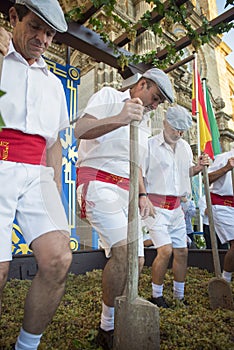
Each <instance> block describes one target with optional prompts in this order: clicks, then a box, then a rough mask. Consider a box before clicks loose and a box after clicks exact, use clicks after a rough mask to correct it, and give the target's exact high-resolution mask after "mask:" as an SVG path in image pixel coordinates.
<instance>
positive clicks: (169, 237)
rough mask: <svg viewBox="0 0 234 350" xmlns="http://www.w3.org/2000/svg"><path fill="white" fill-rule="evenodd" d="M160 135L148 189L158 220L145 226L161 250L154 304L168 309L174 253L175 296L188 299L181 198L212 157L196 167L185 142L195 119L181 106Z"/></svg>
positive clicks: (152, 149) (154, 141)
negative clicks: (168, 279)
mask: <svg viewBox="0 0 234 350" xmlns="http://www.w3.org/2000/svg"><path fill="white" fill-rule="evenodd" d="M163 126H164V128H163V130H162V131H161V133H160V134H158V135H156V136H154V137H152V138H150V139H149V149H148V157H147V158H146V174H145V179H144V180H145V187H146V192H147V193H148V198H149V200H150V201H151V203H152V205H153V206H154V210H155V217H154V218H153V217H149V218H148V219H146V220H145V224H146V226H147V227H148V229H149V233H150V236H151V239H152V241H153V243H154V246H155V247H156V248H157V256H156V258H155V260H154V262H153V265H152V298H151V302H152V303H154V304H156V305H157V306H159V307H163V308H168V307H169V306H168V304H167V303H166V301H165V299H164V297H163V282H164V277H165V274H166V271H167V267H168V263H169V260H170V257H171V255H172V252H173V267H172V269H173V274H174V284H173V296H174V298H175V299H178V300H183V298H184V281H185V276H186V270H187V254H188V249H187V235H186V226H185V220H184V213H183V210H182V208H181V205H180V198H181V197H182V196H185V195H189V194H190V193H191V186H190V177H191V176H194V175H196V174H198V173H199V172H200V171H201V170H202V169H203V165H205V164H209V161H208V156H207V155H203V156H201V157H200V158H199V161H198V164H197V165H193V154H192V150H191V147H190V146H189V144H188V143H187V142H186V141H185V140H183V139H182V138H181V137H182V136H183V133H184V131H186V130H188V129H189V128H190V127H191V126H192V117H191V115H190V114H189V113H188V112H187V110H186V109H185V108H183V107H180V106H175V107H169V108H168V110H167V113H166V118H165V119H164V121H163Z"/></svg>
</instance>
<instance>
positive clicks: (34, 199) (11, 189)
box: [0, 0, 72, 350]
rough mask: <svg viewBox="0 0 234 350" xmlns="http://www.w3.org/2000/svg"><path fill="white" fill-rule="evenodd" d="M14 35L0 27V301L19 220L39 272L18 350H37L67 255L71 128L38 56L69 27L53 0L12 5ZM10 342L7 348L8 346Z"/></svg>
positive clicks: (58, 294) (59, 291)
mask: <svg viewBox="0 0 234 350" xmlns="http://www.w3.org/2000/svg"><path fill="white" fill-rule="evenodd" d="M9 18H10V23H11V25H12V27H13V35H12V40H11V34H9V33H7V32H6V31H5V30H4V29H3V28H1V29H0V50H1V52H2V53H3V54H4V56H5V57H4V62H3V71H2V77H1V90H3V91H5V92H6V94H5V95H4V96H3V97H1V99H0V111H1V114H2V117H3V120H4V123H5V127H4V128H3V129H2V131H1V132H0V145H1V147H0V183H1V191H0V213H1V215H0V247H1V249H0V296H2V292H3V288H4V286H5V284H6V281H7V276H8V270H9V264H10V260H12V254H11V251H12V240H11V239H12V225H13V220H14V218H15V217H16V218H17V221H18V224H19V226H20V228H21V229H22V232H23V236H24V238H25V241H26V242H27V244H28V245H29V246H30V248H31V249H32V251H33V253H34V256H35V259H36V261H37V265H38V272H37V274H36V276H35V278H34V280H33V281H32V285H31V287H30V290H29V292H28V295H27V297H26V300H25V308H24V318H23V324H22V328H21V331H20V334H19V337H18V339H17V342H16V345H15V346H14V347H13V348H14V349H16V350H26V349H31V350H36V349H37V348H38V345H39V343H40V338H41V335H42V333H43V331H44V330H45V328H46V326H47V325H48V323H49V322H50V321H51V319H52V317H53V315H54V313H55V311H56V309H57V307H58V305H59V303H60V300H61V298H62V296H63V294H64V289H65V281H66V276H67V272H68V270H69V267H70V264H71V259H72V254H71V250H70V238H69V228H68V223H67V218H66V214H65V210H64V208H63V205H62V202H61V198H60V193H59V192H60V189H61V179H60V176H61V159H62V152H61V144H60V139H59V135H58V133H59V131H60V130H62V129H64V128H66V127H67V126H68V113H67V105H66V98H65V94H64V90H63V87H62V84H61V82H60V81H59V79H58V78H56V77H55V75H53V74H52V73H51V72H49V71H48V70H47V67H46V63H45V61H44V60H43V58H42V57H41V55H42V54H43V53H44V52H45V50H46V49H47V48H48V47H49V46H50V44H51V43H52V40H53V38H54V36H55V34H56V31H60V32H64V31H66V30H67V24H66V21H65V19H64V15H63V12H62V9H61V7H60V6H59V3H58V1H57V0H46V1H45V0H16V3H15V5H14V6H13V7H11V8H10V10H9ZM7 345H9V344H6V346H7Z"/></svg>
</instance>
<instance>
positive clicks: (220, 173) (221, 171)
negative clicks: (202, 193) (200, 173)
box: [208, 165, 231, 185]
mask: <svg viewBox="0 0 234 350" xmlns="http://www.w3.org/2000/svg"><path fill="white" fill-rule="evenodd" d="M230 170H231V169H230V167H228V166H227V165H225V166H224V167H223V168H220V169H218V170H215V171H213V172H211V173H209V174H208V176H209V183H210V185H211V184H212V183H213V182H215V181H217V180H218V179H219V178H220V177H222V176H223V175H225V174H226V173H227V172H228V171H230Z"/></svg>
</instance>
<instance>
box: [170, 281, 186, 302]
mask: <svg viewBox="0 0 234 350" xmlns="http://www.w3.org/2000/svg"><path fill="white" fill-rule="evenodd" d="M184 284H185V283H184V282H177V281H173V297H174V299H179V300H181V299H183V297H184Z"/></svg>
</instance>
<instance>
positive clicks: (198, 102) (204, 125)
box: [192, 67, 214, 159]
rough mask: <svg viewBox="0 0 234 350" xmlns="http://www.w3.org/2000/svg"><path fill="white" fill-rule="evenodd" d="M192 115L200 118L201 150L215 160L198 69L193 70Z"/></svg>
mask: <svg viewBox="0 0 234 350" xmlns="http://www.w3.org/2000/svg"><path fill="white" fill-rule="evenodd" d="M192 114H193V115H194V116H197V115H198V116H199V131H200V149H201V152H205V153H206V154H208V155H209V157H210V158H211V159H214V152H213V148H212V137H211V131H210V123H209V119H208V114H207V111H206V105H205V99H204V94H203V90H202V84H201V78H200V74H199V73H198V71H197V69H195V67H194V69H193V86H192Z"/></svg>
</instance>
